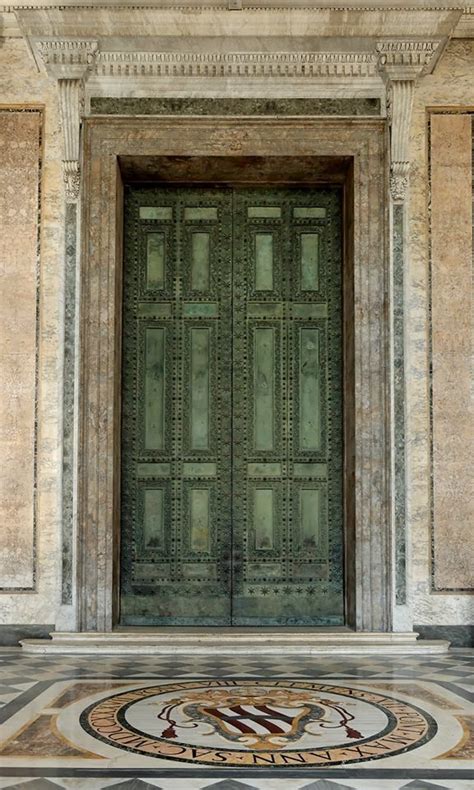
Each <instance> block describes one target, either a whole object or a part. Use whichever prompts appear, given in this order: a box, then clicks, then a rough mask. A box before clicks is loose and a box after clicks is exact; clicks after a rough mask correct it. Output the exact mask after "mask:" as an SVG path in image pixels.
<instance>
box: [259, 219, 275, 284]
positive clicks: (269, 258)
mask: <svg viewBox="0 0 474 790" xmlns="http://www.w3.org/2000/svg"><path fill="white" fill-rule="evenodd" d="M272 289H273V233H256V234H255V290H256V291H271V290H272Z"/></svg>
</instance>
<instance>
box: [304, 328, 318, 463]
mask: <svg viewBox="0 0 474 790" xmlns="http://www.w3.org/2000/svg"><path fill="white" fill-rule="evenodd" d="M299 359H300V365H299V368H300V369H299V423H300V426H299V427H300V449H301V450H319V449H320V446H321V403H320V396H321V393H320V365H319V329H309V328H306V327H305V328H301V329H300V348H299Z"/></svg>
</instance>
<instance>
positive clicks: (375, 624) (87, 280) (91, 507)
mask: <svg viewBox="0 0 474 790" xmlns="http://www.w3.org/2000/svg"><path fill="white" fill-rule="evenodd" d="M387 150H388V145H387V128H386V123H385V122H384V121H383V120H381V119H380V118H371V119H369V118H364V119H361V118H357V119H355V118H334V117H332V118H320V117H319V118H316V117H285V118H282V117H276V116H275V117H271V116H269V117H211V116H205V117H197V116H181V117H176V116H160V117H146V118H144V117H141V118H131V117H100V118H98V117H97V118H94V117H92V118H88V119H86V120H85V122H84V129H83V151H82V155H83V165H82V167H83V189H82V221H81V229H82V234H81V235H82V240H81V269H80V293H81V296H80V370H79V382H78V384H79V388H78V391H79V438H78V448H77V452H78V459H77V462H78V518H77V545H76V557H77V565H76V590H77V594H76V600H77V608H78V612H77V614H78V617H77V623H78V630H79V631H100V632H107V631H111V630H112V629H113V627H114V624H115V622H116V612H117V610H118V607H117V604H118V590H119V585H118V577H117V573H118V566H119V562H118V560H119V551H120V411H121V404H120V361H121V294H122V282H121V275H122V225H123V221H122V219H123V218H122V211H123V184H122V179H121V173H120V166H119V158H120V157H125V156H126V157H159V156H180V157H186V156H202V157H206V156H263V157H265V156H286V157H288V156H291V157H293V156H295V157H301V156H313V157H332V158H338V159H340V158H341V157H342V158H348V159H349V160H350V161H351V164H352V167H351V168H350V174H351V176H350V178H349V179H346V183H345V194H346V201H345V212H344V213H345V217H344V228H345V240H346V241H345V261H344V267H345V271H346V272H348V273H350V277H348V276H346V277H345V304H346V309H345V317H344V323H345V347H346V353H345V364H346V369H349V368H353V375H351V377H350V378H352V380H353V383H352V386H351V387H350V388H349V389H350V392H349V393H348V397H346V419H345V422H346V429H347V426H348V425H349V422H350V430H348V433H347V435H346V458H345V467H346V469H345V479H346V482H345V488H346V497H345V498H346V533H347V537H346V547H347V549H346V588H347V604H348V606H347V609H348V611H347V620H348V625H349V626H350V627H352V628H354V629H355V630H359V631H390V630H391V627H392V608H393V578H392V571H393V561H392V554H393V550H392V524H391V507H390V483H391V481H390V459H391V441H392V439H391V433H392V432H391V409H390V388H391V368H390V364H389V361H390V344H389V337H390V310H389V304H388V293H389V276H390V261H389V251H388V184H387V172H388V168H387ZM352 300H353V304H352ZM351 348H352V349H353V353H352V352H351V351H350V349H351ZM347 381H348V379H347V378H345V382H347ZM345 386H346V384H345ZM349 412H352V421H350V420H349V419H348V416H349V417H350V414H349Z"/></svg>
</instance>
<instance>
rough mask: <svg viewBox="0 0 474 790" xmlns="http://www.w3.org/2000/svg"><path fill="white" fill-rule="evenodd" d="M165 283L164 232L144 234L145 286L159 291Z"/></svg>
mask: <svg viewBox="0 0 474 790" xmlns="http://www.w3.org/2000/svg"><path fill="white" fill-rule="evenodd" d="M164 285H165V234H164V233H147V235H146V287H147V288H148V289H150V290H154V291H155V290H156V291H159V290H161V289H162V288H164Z"/></svg>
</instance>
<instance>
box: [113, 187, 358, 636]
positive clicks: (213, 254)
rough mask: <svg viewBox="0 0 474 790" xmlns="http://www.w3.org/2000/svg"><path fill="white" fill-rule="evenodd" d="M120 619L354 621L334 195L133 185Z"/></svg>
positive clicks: (128, 215)
mask: <svg viewBox="0 0 474 790" xmlns="http://www.w3.org/2000/svg"><path fill="white" fill-rule="evenodd" d="M124 247H125V254H124V278H123V279H124V282H123V288H124V304H123V364H122V475H121V530H122V532H121V582H120V583H121V590H120V593H121V603H120V622H121V623H122V624H123V625H141V626H143V625H181V626H182V625H222V626H224V625H241V626H245V625H274V626H276V625H338V624H342V623H343V622H344V620H343V610H344V605H343V494H342V307H341V301H342V294H341V290H342V289H341V276H342V273H341V204H340V193H339V192H338V191H337V190H336V189H305V190H302V189H290V188H271V189H270V188H255V189H240V188H235V189H231V188H214V189H208V188H201V187H186V188H183V187H166V188H163V187H160V188H155V187H136V188H132V187H130V188H128V191H127V194H126V204H125V245H124Z"/></svg>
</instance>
